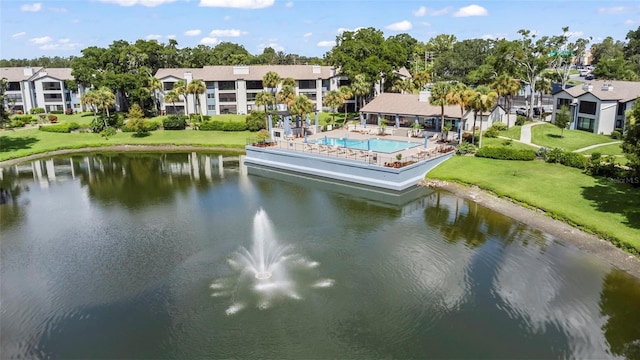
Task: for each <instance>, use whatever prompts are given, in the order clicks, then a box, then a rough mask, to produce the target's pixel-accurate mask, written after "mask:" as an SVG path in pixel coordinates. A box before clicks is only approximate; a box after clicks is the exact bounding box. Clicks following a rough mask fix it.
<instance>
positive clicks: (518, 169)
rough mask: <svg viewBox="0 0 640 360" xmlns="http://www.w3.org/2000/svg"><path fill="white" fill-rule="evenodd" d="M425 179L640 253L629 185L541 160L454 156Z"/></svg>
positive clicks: (637, 205) (635, 201)
mask: <svg viewBox="0 0 640 360" xmlns="http://www.w3.org/2000/svg"><path fill="white" fill-rule="evenodd" d="M428 177H429V178H438V179H444V180H449V181H457V182H461V183H465V184H474V185H477V186H479V187H481V188H483V189H488V190H490V191H492V192H494V193H496V194H498V195H500V196H506V197H508V198H511V199H514V200H516V201H519V202H522V203H525V204H528V205H531V206H533V207H536V208H539V209H543V210H545V211H547V212H548V213H549V214H550V215H551V216H553V217H556V218H559V219H562V220H563V221H566V222H568V223H570V224H572V225H576V226H578V227H581V228H583V229H585V230H587V231H590V232H594V233H596V234H598V235H600V236H602V237H604V238H607V239H609V240H611V241H612V242H613V243H614V244H616V245H618V246H620V247H622V248H623V249H625V250H627V251H629V252H632V253H635V254H640V196H638V194H637V189H633V188H631V187H630V186H629V185H628V184H623V183H618V182H615V181H612V180H609V179H605V178H595V177H592V176H589V175H585V174H584V173H582V171H580V170H578V169H574V168H570V167H566V166H562V165H558V164H548V163H544V162H541V161H504V160H492V159H482V158H475V157H466V156H465V157H462V156H454V157H453V158H451V159H450V160H447V161H445V162H444V163H442V164H441V165H439V166H438V167H436V168H435V169H433V170H432V171H431V172H430V173H429V174H428Z"/></svg>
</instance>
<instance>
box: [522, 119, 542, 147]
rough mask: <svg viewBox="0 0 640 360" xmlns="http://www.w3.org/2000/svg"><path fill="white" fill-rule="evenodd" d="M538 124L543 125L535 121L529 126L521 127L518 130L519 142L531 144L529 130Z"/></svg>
mask: <svg viewBox="0 0 640 360" xmlns="http://www.w3.org/2000/svg"><path fill="white" fill-rule="evenodd" d="M539 124H544V122H542V121H537V122H534V123H531V124H524V125H522V129H520V142H522V143H525V144H531V128H532V127H534V126H536V125H539Z"/></svg>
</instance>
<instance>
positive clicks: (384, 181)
mask: <svg viewBox="0 0 640 360" xmlns="http://www.w3.org/2000/svg"><path fill="white" fill-rule="evenodd" d="M367 131H372V133H373V134H368V133H362V132H358V131H348V130H346V129H339V130H332V131H327V132H322V133H319V134H316V135H311V136H307V139H306V142H305V139H304V138H289V139H287V140H284V141H278V142H277V143H276V144H274V145H272V146H267V147H259V146H254V145H247V146H246V148H245V150H246V153H247V155H246V157H245V163H246V164H249V165H256V166H261V167H267V168H273V169H280V170H286V171H290V172H298V173H303V174H307V175H312V176H317V177H324V178H329V179H334V180H339V181H345V182H350V183H356V184H360V185H363V186H369V187H376V188H382V189H386V190H394V191H404V190H407V189H409V188H411V187H414V186H416V185H417V184H418V182H419V181H420V180H422V179H424V176H425V175H426V174H427V172H428V171H429V170H431V169H432V168H434V167H435V166H437V165H438V164H440V163H442V162H443V161H445V160H447V159H449V158H450V157H451V156H452V155H453V154H454V151H453V147H450V146H449V145H448V144H444V143H438V142H436V141H435V140H428V141H427V147H426V148H425V147H424V139H422V138H410V137H408V136H394V135H384V136H380V135H375V134H376V129H375V128H373V130H372V128H371V127H368V130H367ZM325 136H326V137H328V138H340V139H342V138H348V139H352V140H367V139H372V138H383V139H388V140H395V141H403V142H411V143H413V144H415V145H413V146H412V147H410V148H407V149H404V150H401V151H396V152H394V153H378V152H375V151H366V150H355V149H349V148H344V147H340V146H322V145H317V144H313V143H312V142H313V141H315V140H320V139H323V138H324V137H325ZM398 154H402V155H401V160H400V161H401V162H404V164H403V166H401V167H393V166H392V165H393V164H394V163H397V162H398V159H397V155H398Z"/></svg>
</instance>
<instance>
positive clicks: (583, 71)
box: [580, 69, 590, 77]
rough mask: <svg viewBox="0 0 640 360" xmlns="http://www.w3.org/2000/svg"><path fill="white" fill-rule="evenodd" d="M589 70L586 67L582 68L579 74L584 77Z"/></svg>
mask: <svg viewBox="0 0 640 360" xmlns="http://www.w3.org/2000/svg"><path fill="white" fill-rule="evenodd" d="M589 73H590V71H589V70H587V69H582V70H580V76H582V77H585V76H587V75H589Z"/></svg>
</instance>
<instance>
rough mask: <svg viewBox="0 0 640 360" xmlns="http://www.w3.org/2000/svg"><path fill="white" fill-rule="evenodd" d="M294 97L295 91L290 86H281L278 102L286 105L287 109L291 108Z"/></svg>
mask: <svg viewBox="0 0 640 360" xmlns="http://www.w3.org/2000/svg"><path fill="white" fill-rule="evenodd" d="M295 97H296V90H295V89H294V88H293V86H291V85H282V88H281V89H280V91H279V92H278V102H281V103H283V104H286V105H287V109H289V108H290V107H291V104H292V103H293V100H294V99H295Z"/></svg>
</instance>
